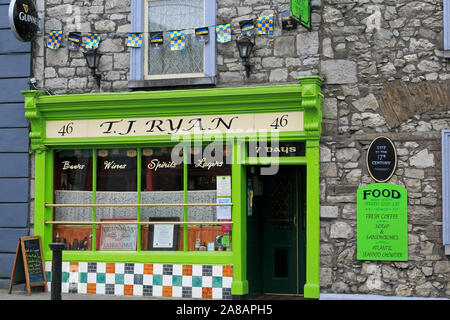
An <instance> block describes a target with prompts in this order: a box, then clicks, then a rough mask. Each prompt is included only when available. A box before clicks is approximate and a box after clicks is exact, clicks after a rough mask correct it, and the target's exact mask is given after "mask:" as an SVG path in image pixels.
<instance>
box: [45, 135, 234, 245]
mask: <svg viewBox="0 0 450 320" xmlns="http://www.w3.org/2000/svg"><path fill="white" fill-rule="evenodd" d="M231 151H232V147H231V145H226V144H222V143H218V144H211V145H205V146H175V147H145V148H139V149H132V148H122V149H120V148H115V149H96V150H56V151H55V152H54V194H55V204H57V205H58V204H61V205H67V206H63V207H59V206H57V207H55V209H54V221H56V223H55V225H54V228H53V231H54V232H53V241H58V242H59V241H62V242H65V243H66V250H91V249H92V250H98V251H108V250H114V251H116V250H127V251H147V250H151V251H153V250H155V251H157V250H164V251H185V250H189V251H190V250H199V251H201V250H205V251H206V250H209V251H212V250H214V251H216V250H220V251H222V250H231V225H230V224H227V223H226V224H225V225H224V224H223V222H224V221H225V222H228V221H231V204H230V206H227V205H226V204H228V203H231ZM218 203H222V204H224V205H223V206H217V205H216V204H218ZM184 204H188V205H187V206H185V205H184ZM80 205H81V206H80ZM86 205H88V206H86ZM89 205H92V206H89ZM66 221H67V223H66ZM69 221H70V222H72V223H69ZM95 222H98V223H95ZM133 222H148V224H147V223H143V224H139V225H138V224H136V223H134V224H133ZM165 222H167V223H165ZM170 222H173V223H170ZM178 222H180V224H178Z"/></svg>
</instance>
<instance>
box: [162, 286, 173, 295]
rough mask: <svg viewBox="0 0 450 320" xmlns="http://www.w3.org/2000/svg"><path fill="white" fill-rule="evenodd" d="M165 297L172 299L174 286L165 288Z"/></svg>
mask: <svg viewBox="0 0 450 320" xmlns="http://www.w3.org/2000/svg"><path fill="white" fill-rule="evenodd" d="M163 297H172V286H163Z"/></svg>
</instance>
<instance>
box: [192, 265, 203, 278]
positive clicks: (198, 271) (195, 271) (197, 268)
mask: <svg viewBox="0 0 450 320" xmlns="http://www.w3.org/2000/svg"><path fill="white" fill-rule="evenodd" d="M202 272H203V266H202V265H199V264H194V265H193V266H192V275H193V276H201V275H202Z"/></svg>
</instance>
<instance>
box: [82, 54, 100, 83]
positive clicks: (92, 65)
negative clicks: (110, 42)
mask: <svg viewBox="0 0 450 320" xmlns="http://www.w3.org/2000/svg"><path fill="white" fill-rule="evenodd" d="M83 55H84V58H85V59H86V63H87V65H88V68H89V69H90V70H91V75H92V76H93V77H94V78H95V80H96V81H97V85H98V86H99V87H100V80H101V79H102V76H101V75H99V74H97V73H95V70H97V68H98V65H99V63H100V58H101V57H102V55H101V54H99V53H97V48H95V49H88V50H87V51H85V52H83Z"/></svg>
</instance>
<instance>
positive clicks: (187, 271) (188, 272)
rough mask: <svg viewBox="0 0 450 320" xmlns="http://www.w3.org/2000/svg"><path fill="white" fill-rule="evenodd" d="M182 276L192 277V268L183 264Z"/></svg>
mask: <svg viewBox="0 0 450 320" xmlns="http://www.w3.org/2000/svg"><path fill="white" fill-rule="evenodd" d="M183 276H192V266H191V265H190V264H183Z"/></svg>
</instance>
